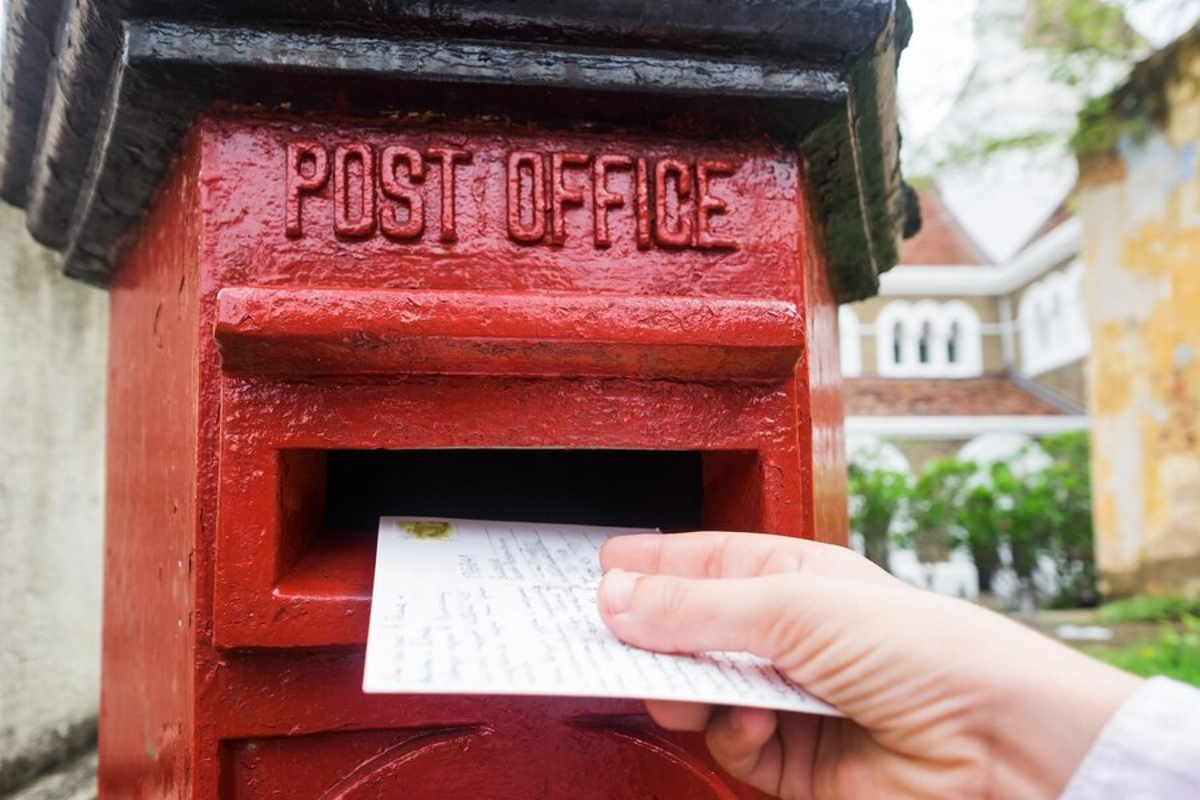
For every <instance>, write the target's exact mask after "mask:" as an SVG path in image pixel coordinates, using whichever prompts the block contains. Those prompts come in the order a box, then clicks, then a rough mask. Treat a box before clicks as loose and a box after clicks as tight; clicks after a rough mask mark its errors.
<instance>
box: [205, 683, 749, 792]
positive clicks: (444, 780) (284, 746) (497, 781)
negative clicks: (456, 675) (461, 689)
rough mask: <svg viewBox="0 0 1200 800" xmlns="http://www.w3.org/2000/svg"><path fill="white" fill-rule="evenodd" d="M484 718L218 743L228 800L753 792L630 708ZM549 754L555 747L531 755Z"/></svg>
mask: <svg viewBox="0 0 1200 800" xmlns="http://www.w3.org/2000/svg"><path fill="white" fill-rule="evenodd" d="M510 710H511V711H514V712H515V713H512V714H509V715H505V716H504V717H502V718H501V719H500V720H499V721H496V722H492V723H490V724H476V725H462V726H454V727H433V728H427V729H418V730H405V729H399V730H388V731H362V732H354V733H333V734H324V735H316V736H299V737H291V738H286V739H278V738H276V739H264V740H245V741H232V742H227V743H226V745H225V757H224V759H223V760H224V769H225V772H226V775H227V778H226V791H225V798H227V800H268V799H269V800H274V799H275V798H282V797H286V798H288V800H377V798H381V797H403V798H405V799H406V800H444V798H460V797H461V798H468V797H513V798H517V797H520V798H543V797H544V798H568V797H569V798H575V799H576V800H629V798H633V797H644V798H655V797H660V798H671V799H672V800H717V799H718V798H719V799H720V800H734V799H735V798H739V797H747V796H751V793H750V792H748V791H747V789H746V787H738V786H737V785H736V782H734V781H732V780H731V779H730V778H728V777H727V776H725V775H723V774H722V773H721V772H720V770H719V769H718V768H716V766H715V765H714V764H713V763H712V761H711V759H710V758H708V757H707V756H705V755H701V753H703V752H704V751H703V748H702V746H698V745H699V742H697V741H695V740H696V739H697V738H698V737H695V736H692V737H686V738H685V741H686V742H687V743H688V744H690V745H691V748H689V749H685V747H683V746H681V744H682V743H681V742H680V741H677V739H679V738H683V737H675V738H676V740H672V738H669V737H667V736H665V735H663V734H662V733H661V732H658V731H655V730H653V729H651V728H650V726H648V725H646V724H645V721H644V720H642V719H639V718H636V717H615V718H605V717H597V716H593V715H585V716H579V717H575V718H571V717H567V718H561V717H556V716H549V717H547V716H541V715H539V714H537V713H530V712H531V710H533V709H530V708H529V707H528V706H526V707H524V708H520V707H519V706H514V707H513V708H512V709H510ZM535 753H540V754H544V755H545V754H549V753H553V754H554V756H553V758H545V757H542V758H531V754H535Z"/></svg>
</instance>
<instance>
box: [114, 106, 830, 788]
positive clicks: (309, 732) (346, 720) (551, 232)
mask: <svg viewBox="0 0 1200 800" xmlns="http://www.w3.org/2000/svg"><path fill="white" fill-rule="evenodd" d="M535 209H537V211H536V212H535ZM807 209H808V206H807V204H806V203H805V202H804V200H803V191H802V185H801V171H800V167H799V159H798V156H797V154H796V153H794V152H788V151H787V150H785V149H783V148H780V147H778V146H776V145H773V144H771V143H768V142H749V143H747V142H725V143H722V142H711V141H707V142H690V141H688V140H687V138H686V137H683V136H681V135H677V136H671V137H669V136H663V137H647V136H634V135H629V136H623V135H619V136H613V135H607V134H606V135H604V136H599V135H595V134H592V133H588V132H586V131H584V132H576V133H568V132H549V131H537V130H534V129H531V128H524V127H513V126H509V127H504V126H499V125H495V124H493V125H488V124H484V123H479V124H477V125H472V126H466V125H459V126H457V127H455V128H454V129H449V128H445V129H440V128H437V127H436V126H430V125H426V124H422V123H421V122H420V121H403V120H401V121H397V122H394V123H389V124H381V123H369V124H368V123H361V124H360V123H355V122H350V121H339V120H319V119H278V118H260V117H257V116H254V115H253V114H250V113H236V112H229V113H225V114H221V115H217V116H211V117H208V118H205V119H202V120H201V122H200V123H199V125H198V127H197V129H196V130H195V131H194V132H193V134H192V135H191V136H190V138H189V139H188V142H187V144H186V147H185V151H184V155H183V156H182V158H181V159H180V161H179V162H178V164H177V165H176V167H175V169H174V171H173V173H172V176H171V178H170V179H169V181H168V182H167V184H166V185H165V186H164V187H163V190H162V191H161V193H160V195H159V197H158V200H157V202H156V204H155V207H154V208H153V209H152V210H151V212H150V214H149V215H148V217H147V218H146V220H145V222H144V224H143V225H142V227H141V229H140V231H139V232H138V234H137V237H136V239H135V241H134V242H133V243H132V245H131V247H130V249H129V251H128V256H127V257H126V259H125V261H124V263H123V265H122V267H121V269H120V270H119V271H118V273H117V280H116V282H115V284H114V286H113V316H112V320H113V321H112V348H113V349H112V367H111V371H112V375H111V384H110V387H111V388H110V398H109V401H110V431H109V453H110V455H109V459H110V460H109V507H108V508H109V510H108V514H109V531H108V547H107V553H108V561H107V568H108V576H107V586H106V591H107V594H106V606H105V615H106V624H105V656H104V701H103V708H102V720H101V786H102V790H103V793H104V796H105V797H109V798H127V797H188V798H206V799H207V798H218V797H219V798H238V799H239V800H242V799H245V800H249V799H251V798H253V799H254V800H258V799H259V798H288V800H307V798H312V799H313V800H317V799H318V798H347V799H348V800H349V799H355V800H356V799H357V798H365V797H390V796H405V797H409V796H412V797H439V798H442V797H466V796H484V797H510V796H520V797H583V798H590V797H595V798H625V797H661V798H668V797H670V798H676V797H681V798H691V797H696V798H701V797H729V798H732V797H753V796H756V795H755V793H753V792H751V791H749V790H748V789H746V788H745V787H742V786H740V785H738V784H736V783H735V782H732V781H730V780H729V779H727V778H725V777H723V776H722V775H721V774H720V772H719V770H717V769H716V768H715V767H714V765H713V764H712V762H711V759H710V758H709V757H708V756H707V754H706V753H705V751H704V747H703V743H702V742H701V741H700V739H699V738H698V737H694V736H677V735H673V734H666V733H663V732H660V731H657V730H655V729H654V727H653V726H652V725H651V724H650V723H649V721H648V720H647V719H646V718H645V717H644V716H643V715H641V714H640V713H639V704H638V703H636V702H612V701H594V700H586V699H581V700H545V699H533V698H530V699H522V698H503V699H501V698H487V697H405V696H388V697H382V696H366V695H363V694H362V692H361V690H360V688H359V687H360V684H361V677H362V675H361V671H362V644H363V641H364V638H365V633H366V620H367V610H368V605H369V602H370V588H371V576H372V570H373V559H374V537H373V531H372V530H371V529H370V528H369V527H361V526H360V527H355V526H353V525H350V526H349V527H347V526H346V525H343V524H341V523H340V522H339V519H340V517H339V514H340V513H341V512H343V511H346V509H339V508H336V507H335V506H336V505H337V503H339V502H342V501H340V500H338V499H336V497H335V493H334V492H333V490H332V489H331V488H330V487H332V486H333V481H332V480H331V476H330V470H334V469H340V468H341V467H338V466H337V465H338V464H344V463H345V461H346V459H347V458H349V459H351V460H352V459H353V457H354V455H353V454H354V453H356V452H360V451H400V450H403V451H407V452H410V453H411V452H412V451H421V450H440V449H445V448H450V449H455V450H458V451H462V450H464V449H465V450H467V451H471V452H473V451H480V450H490V449H523V448H539V449H543V450H545V449H549V450H551V451H559V450H561V451H568V452H569V451H573V450H628V451H661V450H679V451H688V452H690V453H696V454H698V458H699V461H700V464H701V470H700V476H699V478H698V480H700V481H701V482H702V487H701V488H702V498H703V499H702V500H701V501H699V507H698V508H696V509H694V511H695V513H696V515H697V518H698V519H700V520H701V521H702V524H703V525H704V526H705V527H711V528H723V529H738V530H761V531H770V532H777V533H782V534H787V535H792V536H804V537H810V538H812V537H820V538H824V539H830V540H835V541H844V538H845V533H846V532H845V512H844V502H845V487H844V477H843V476H842V475H841V474H840V472H839V470H840V468H841V459H842V455H841V452H840V425H841V420H840V416H841V408H840V402H839V401H838V399H837V392H836V389H837V380H838V378H837V367H836V358H837V345H836V338H835V330H836V329H835V323H836V319H835V318H836V313H835V311H836V309H835V308H834V306H833V302H832V300H831V298H830V294H829V291H828V287H827V282H826V281H825V277H824V275H823V268H822V264H821V257H820V246H819V243H818V242H817V240H816V239H815V237H814V236H813V235H812V227H811V220H810V219H809V218H808V210H807ZM331 452H337V453H340V454H341V460H337V459H334V458H332V457H330V456H328V455H327V454H329V453H331ZM417 455H418V456H419V453H418V454H417ZM534 479H536V476H534ZM403 488H404V487H397V497H398V498H399V499H398V500H397V501H396V502H397V504H398V505H397V506H396V507H388V508H379V509H377V511H378V513H406V508H405V507H403V503H404V502H407V500H405V497H406V495H405V494H404V491H403ZM597 489H598V490H602V489H603V487H602V486H601V487H597ZM699 494H701V493H699V492H698V496H699ZM613 502H620V500H619V499H617V500H614V501H613ZM372 510H374V509H372ZM576 521H578V520H576Z"/></svg>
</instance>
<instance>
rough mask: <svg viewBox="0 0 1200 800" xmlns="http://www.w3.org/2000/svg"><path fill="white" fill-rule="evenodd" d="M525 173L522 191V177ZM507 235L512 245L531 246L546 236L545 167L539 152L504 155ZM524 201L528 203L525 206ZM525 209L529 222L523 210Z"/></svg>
mask: <svg viewBox="0 0 1200 800" xmlns="http://www.w3.org/2000/svg"><path fill="white" fill-rule="evenodd" d="M525 172H528V173H529V183H530V191H529V193H528V194H526V192H525V186H524V185H525V179H524V177H523V174H524V173H525ZM506 181H507V183H508V192H507V195H508V235H509V237H510V238H511V239H512V240H513V241H514V242H521V243H523V244H532V243H534V242H539V241H541V240H542V237H544V236H545V235H546V167H545V164H543V163H542V156H541V154H540V153H532V152H529V151H527V150H516V151H514V152H512V153H509V155H508V170H507V176H506ZM526 199H528V200H529V203H528V204H526V202H525V201H526ZM527 206H528V209H529V222H528V223H527V222H526V221H525V216H526V215H525V210H526V207H527Z"/></svg>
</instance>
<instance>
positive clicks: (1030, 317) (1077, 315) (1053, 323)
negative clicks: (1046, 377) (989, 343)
mask: <svg viewBox="0 0 1200 800" xmlns="http://www.w3.org/2000/svg"><path fill="white" fill-rule="evenodd" d="M1043 332H1045V333H1046V334H1047V336H1048V338H1045V337H1043V336H1042V334H1043ZM1017 334H1018V336H1019V337H1020V350H1021V373H1022V374H1023V375H1025V376H1027V377H1035V376H1037V375H1041V374H1042V373H1045V372H1049V371H1051V370H1054V369H1058V368H1059V367H1062V366H1065V365H1067V364H1070V363H1072V362H1074V361H1079V360H1080V359H1083V358H1086V357H1087V356H1088V353H1090V352H1091V349H1092V342H1091V335H1090V332H1089V331H1088V323H1087V314H1086V310H1085V306H1084V304H1083V262H1082V261H1081V260H1079V259H1076V260H1075V261H1073V262H1072V263H1071V265H1070V266H1068V267H1067V268H1066V269H1064V270H1061V271H1059V272H1055V273H1054V274H1052V275H1048V276H1046V277H1045V278H1043V279H1042V280H1040V281H1037V282H1036V283H1031V284H1030V285H1029V286H1028V287H1026V289H1025V292H1024V293H1023V294H1022V295H1021V302H1020V304H1019V305H1018V306H1017Z"/></svg>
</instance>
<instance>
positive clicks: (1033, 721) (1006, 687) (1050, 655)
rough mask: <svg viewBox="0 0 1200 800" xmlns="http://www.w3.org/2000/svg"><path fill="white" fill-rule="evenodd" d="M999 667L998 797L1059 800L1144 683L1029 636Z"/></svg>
mask: <svg viewBox="0 0 1200 800" xmlns="http://www.w3.org/2000/svg"><path fill="white" fill-rule="evenodd" d="M1022 633H1025V634H1028V635H1029V636H1032V637H1035V639H1036V641H1030V642H1024V643H1022V644H1024V646H1023V647H1020V648H1018V649H1016V650H1015V651H1014V652H1013V653H1012V654H1011V656H1010V658H1009V659H1006V663H1004V664H1001V665H997V666H998V670H997V672H996V674H995V675H994V677H995V680H996V681H997V682H998V690H997V691H996V693H995V695H994V696H995V697H996V698H997V705H996V708H995V713H994V717H993V723H992V726H991V729H990V739H991V741H992V742H993V745H994V748H995V750H996V753H995V760H994V762H993V763H995V764H997V765H999V766H998V767H997V769H996V773H995V780H994V781H993V785H992V792H991V794H992V796H993V797H996V798H1000V797H1003V798H1006V800H1007V798H1057V797H1058V796H1059V795H1061V794H1062V792H1063V790H1064V789H1065V788H1066V785H1067V782H1068V781H1069V780H1070V778H1071V775H1073V774H1074V772H1075V770H1076V769H1077V768H1078V767H1079V765H1080V763H1081V762H1082V761H1083V758H1084V756H1085V755H1086V754H1087V752H1088V750H1089V749H1090V748H1091V746H1092V743H1093V742H1094V741H1095V740H1096V737H1097V736H1099V734H1100V731H1101V730H1102V729H1103V728H1104V726H1105V724H1107V722H1108V720H1109V719H1111V718H1112V716H1113V714H1115V713H1116V711H1117V709H1118V708H1120V707H1121V705H1122V704H1124V703H1125V701H1126V700H1128V699H1129V697H1130V695H1132V694H1133V693H1134V692H1135V691H1136V690H1137V688H1138V686H1139V685H1141V683H1142V679H1141V678H1137V677H1135V676H1133V675H1131V674H1129V673H1127V672H1124V671H1122V670H1119V669H1116V668H1115V667H1111V666H1109V665H1107V664H1104V663H1102V662H1100V661H1097V660H1095V659H1092V658H1089V657H1088V656H1085V655H1083V654H1081V653H1078V652H1076V651H1074V650H1072V649H1070V648H1069V647H1066V646H1065V645H1062V644H1059V643H1057V642H1054V641H1051V640H1049V639H1045V638H1043V637H1040V636H1037V635H1036V634H1032V633H1031V632H1028V631H1022Z"/></svg>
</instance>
